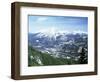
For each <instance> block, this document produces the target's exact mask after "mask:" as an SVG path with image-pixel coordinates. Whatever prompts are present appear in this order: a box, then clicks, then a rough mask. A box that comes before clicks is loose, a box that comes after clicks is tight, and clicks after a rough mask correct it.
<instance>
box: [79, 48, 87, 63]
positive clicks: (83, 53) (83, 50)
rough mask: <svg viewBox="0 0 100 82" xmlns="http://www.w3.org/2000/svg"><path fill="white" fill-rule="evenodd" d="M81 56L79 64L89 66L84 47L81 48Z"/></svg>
mask: <svg viewBox="0 0 100 82" xmlns="http://www.w3.org/2000/svg"><path fill="white" fill-rule="evenodd" d="M79 54H80V58H79V61H78V62H79V64H87V55H86V52H85V49H84V48H83V47H81V49H80V52H79Z"/></svg>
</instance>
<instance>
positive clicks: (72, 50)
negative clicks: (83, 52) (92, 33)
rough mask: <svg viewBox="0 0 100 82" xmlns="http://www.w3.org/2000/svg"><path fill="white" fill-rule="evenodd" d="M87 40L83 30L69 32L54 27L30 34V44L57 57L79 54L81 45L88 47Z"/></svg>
mask: <svg viewBox="0 0 100 82" xmlns="http://www.w3.org/2000/svg"><path fill="white" fill-rule="evenodd" d="M87 40H88V35H87V33H85V32H81V31H77V32H72V33H69V32H67V31H56V30H54V29H52V30H50V31H49V30H48V31H41V32H37V33H29V34H28V41H29V45H31V46H32V47H33V48H35V49H37V50H39V51H41V52H43V53H49V54H53V56H55V57H60V56H61V57H73V56H77V55H78V52H77V51H78V49H79V48H80V47H83V48H85V49H87V47H88V46H87V42H88V41H87Z"/></svg>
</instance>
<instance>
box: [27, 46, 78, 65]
mask: <svg viewBox="0 0 100 82" xmlns="http://www.w3.org/2000/svg"><path fill="white" fill-rule="evenodd" d="M76 63H77V62H76V61H75V60H73V59H66V58H56V57H53V56H52V54H48V53H42V52H40V51H37V50H36V49H33V48H32V47H31V46H29V47H28V66H47V65H65V64H66V65H67V64H68V65H70V64H76Z"/></svg>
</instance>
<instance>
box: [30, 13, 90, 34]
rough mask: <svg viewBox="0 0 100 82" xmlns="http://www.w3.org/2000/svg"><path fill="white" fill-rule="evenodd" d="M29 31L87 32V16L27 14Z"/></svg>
mask: <svg viewBox="0 0 100 82" xmlns="http://www.w3.org/2000/svg"><path fill="white" fill-rule="evenodd" d="M28 29H29V33H37V32H44V31H47V32H54V31H56V32H57V31H58V32H59V31H62V32H63V31H66V32H75V31H80V32H85V33H87V32H88V18H87V17H71V16H35V15H29V16H28Z"/></svg>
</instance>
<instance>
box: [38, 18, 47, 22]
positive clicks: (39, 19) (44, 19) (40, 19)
mask: <svg viewBox="0 0 100 82" xmlns="http://www.w3.org/2000/svg"><path fill="white" fill-rule="evenodd" d="M47 19H48V18H46V17H39V18H38V19H37V22H42V21H46V20H47Z"/></svg>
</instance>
